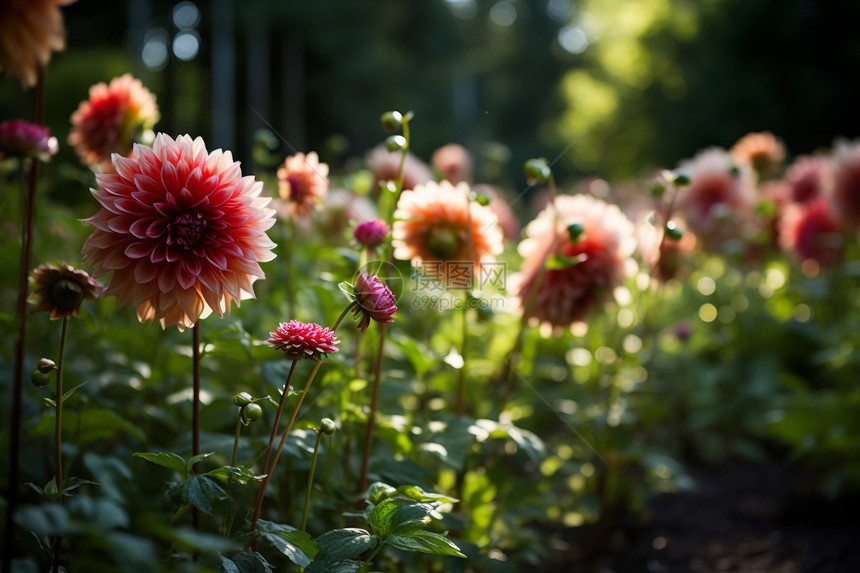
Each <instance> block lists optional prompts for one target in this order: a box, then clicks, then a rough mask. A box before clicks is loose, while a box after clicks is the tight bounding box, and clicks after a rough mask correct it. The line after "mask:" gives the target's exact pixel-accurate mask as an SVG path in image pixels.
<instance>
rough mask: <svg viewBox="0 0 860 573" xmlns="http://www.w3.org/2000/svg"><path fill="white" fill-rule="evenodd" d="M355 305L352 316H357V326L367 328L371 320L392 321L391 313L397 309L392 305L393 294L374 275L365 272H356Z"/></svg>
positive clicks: (363, 329)
mask: <svg viewBox="0 0 860 573" xmlns="http://www.w3.org/2000/svg"><path fill="white" fill-rule="evenodd" d="M353 289H354V293H355V302H356V303H358V304H357V305H356V306H355V311H354V313H353V316H354V317H355V318H358V319H359V321H358V328H359V329H361V331H362V332H364V331H365V330H367V327H368V326H369V325H370V321H371V320H375V321H376V322H382V323H387V322H394V318H393V317H392V315H393V314H394V313H395V312H396V311H397V307H396V306H395V305H394V294H392V292H391V289H389V288H388V287H387V286H385V284H384V283H383V282H382V281H381V280H379V277H377V276H376V275H370V274H367V273H365V272H361V273H359V274H358V278H357V279H356V280H355V286H354V287H353Z"/></svg>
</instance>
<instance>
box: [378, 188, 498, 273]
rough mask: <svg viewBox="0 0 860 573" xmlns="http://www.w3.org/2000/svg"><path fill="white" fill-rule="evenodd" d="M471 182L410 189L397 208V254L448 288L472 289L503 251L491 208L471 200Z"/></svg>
mask: <svg viewBox="0 0 860 573" xmlns="http://www.w3.org/2000/svg"><path fill="white" fill-rule="evenodd" d="M469 191H470V190H469V186H468V185H467V184H466V183H460V184H459V185H457V186H456V187H455V186H454V185H452V184H451V183H449V182H448V181H441V182H439V183H436V182H433V181H430V182H428V183H426V184H424V185H418V186H417V187H415V189H414V190H411V191H404V192H403V194H402V195H401V196H400V200H399V201H398V202H397V209H396V210H395V211H394V219H395V221H394V230H393V232H392V236H393V239H394V240H393V241H392V245H393V246H394V258H396V259H400V260H412V261H413V263H416V264H418V265H421V266H422V268H423V270H424V272H425V273H427V274H429V275H432V276H431V278H434V279H438V280H441V281H443V284H444V285H445V286H446V287H448V288H454V289H461V288H462V289H471V288H472V286H471V284H472V280H471V278H472V277H477V276H479V275H478V273H479V272H480V268H481V265H482V264H484V263H490V262H493V261H494V260H495V255H498V254H499V253H501V252H502V233H501V231H500V230H499V226H498V221H497V218H496V216H495V215H494V214H493V212H492V211H491V210H490V209H489V207H485V206H482V205H479V204H478V203H476V202H475V201H472V200H470V199H469Z"/></svg>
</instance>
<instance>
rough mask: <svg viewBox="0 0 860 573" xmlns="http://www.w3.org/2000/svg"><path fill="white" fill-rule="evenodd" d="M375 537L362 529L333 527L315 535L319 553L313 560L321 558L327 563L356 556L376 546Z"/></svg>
mask: <svg viewBox="0 0 860 573" xmlns="http://www.w3.org/2000/svg"><path fill="white" fill-rule="evenodd" d="M376 543H377V538H376V537H374V536H372V535H370V533H368V532H367V531H365V530H364V529H359V528H355V527H348V528H345V529H333V530H331V531H327V532H325V533H323V534H322V535H320V536H319V537H317V545H318V546H319V553H318V554H317V556H316V558H315V559H314V562H316V561H317V560H322V561H325V562H327V563H337V562H338V561H343V560H345V559H352V558H354V557H358V556H359V555H361V554H362V553H364V552H365V551H367V550H369V549H373V548H374V547H376Z"/></svg>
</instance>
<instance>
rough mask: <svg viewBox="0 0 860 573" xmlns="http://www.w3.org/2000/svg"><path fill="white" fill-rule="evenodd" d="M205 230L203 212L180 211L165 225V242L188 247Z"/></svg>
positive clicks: (195, 241)
mask: <svg viewBox="0 0 860 573" xmlns="http://www.w3.org/2000/svg"><path fill="white" fill-rule="evenodd" d="M205 230H206V219H205V218H204V217H203V213H201V212H199V211H197V212H196V213H182V214H180V215H179V216H177V217H175V218H174V219H173V222H171V223H170V224H169V225H167V244H168V245H180V246H182V247H185V248H186V249H190V248H191V247H193V246H194V244H195V243H197V241H198V240H199V239H200V236H201V235H202V234H203V232H204V231H205Z"/></svg>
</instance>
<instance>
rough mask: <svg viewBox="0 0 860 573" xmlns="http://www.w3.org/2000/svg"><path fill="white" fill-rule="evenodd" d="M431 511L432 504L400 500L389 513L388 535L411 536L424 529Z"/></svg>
mask: <svg viewBox="0 0 860 573" xmlns="http://www.w3.org/2000/svg"><path fill="white" fill-rule="evenodd" d="M432 511H433V506H432V505H429V504H426V503H410V502H401V503H400V505H398V506H397V509H395V510H394V512H393V513H392V514H391V520H390V526H391V529H390V533H389V535H392V536H402V537H412V536H413V535H414V534H415V533H416V532H418V531H421V530H422V529H424V527H425V525H426V523H427V522H428V521H430V513H431V512H432Z"/></svg>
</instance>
